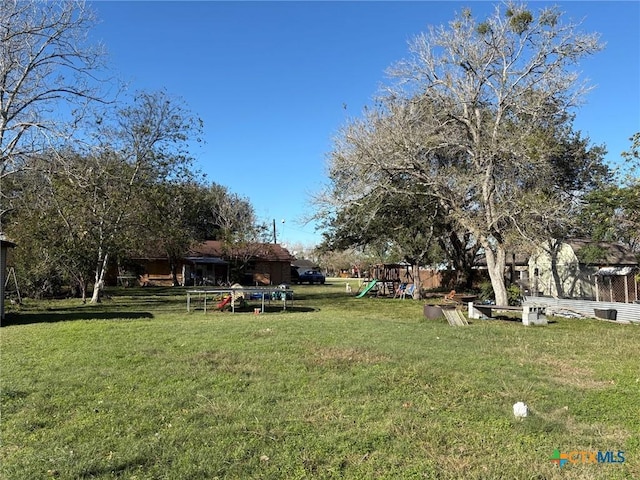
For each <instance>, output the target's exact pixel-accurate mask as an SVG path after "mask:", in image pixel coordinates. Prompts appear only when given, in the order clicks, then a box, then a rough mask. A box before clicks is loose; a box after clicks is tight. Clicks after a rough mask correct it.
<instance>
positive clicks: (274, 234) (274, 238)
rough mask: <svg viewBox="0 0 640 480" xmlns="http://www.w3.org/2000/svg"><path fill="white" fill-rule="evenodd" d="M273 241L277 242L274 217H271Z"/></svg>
mask: <svg viewBox="0 0 640 480" xmlns="http://www.w3.org/2000/svg"><path fill="white" fill-rule="evenodd" d="M273 243H278V239H277V238H276V219H275V218H274V219H273Z"/></svg>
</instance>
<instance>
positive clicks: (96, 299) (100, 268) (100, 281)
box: [91, 254, 109, 303]
mask: <svg viewBox="0 0 640 480" xmlns="http://www.w3.org/2000/svg"><path fill="white" fill-rule="evenodd" d="M100 256H101V255H99V257H100ZM108 259H109V254H106V255H105V256H104V257H103V258H102V259H100V258H98V264H97V265H96V281H95V284H94V285H93V295H92V297H91V303H100V291H101V290H102V289H103V288H104V276H105V274H106V272H107V260H108Z"/></svg>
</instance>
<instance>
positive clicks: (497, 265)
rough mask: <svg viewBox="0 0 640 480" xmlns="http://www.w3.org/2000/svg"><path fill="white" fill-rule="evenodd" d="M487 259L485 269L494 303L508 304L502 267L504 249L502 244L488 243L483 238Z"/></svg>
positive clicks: (504, 262) (482, 242) (504, 263)
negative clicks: (489, 280)
mask: <svg viewBox="0 0 640 480" xmlns="http://www.w3.org/2000/svg"><path fill="white" fill-rule="evenodd" d="M481 244H482V246H483V247H484V251H485V257H486V259H487V270H488V272H489V278H490V279H491V286H492V287H493V294H494V295H495V299H496V305H509V298H508V296H507V286H506V284H505V281H504V268H505V265H506V255H505V249H504V247H503V246H502V245H494V246H492V245H490V244H489V242H488V241H487V240H486V239H484V240H482V241H481Z"/></svg>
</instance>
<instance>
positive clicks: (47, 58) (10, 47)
mask: <svg viewBox="0 0 640 480" xmlns="http://www.w3.org/2000/svg"><path fill="white" fill-rule="evenodd" d="M94 21H95V19H94V16H93V13H92V12H91V11H90V10H89V9H88V8H87V7H86V5H85V3H84V1H75V0H74V1H46V2H44V1H38V0H28V1H22V0H21V1H18V0H0V180H2V178H4V177H5V176H6V175H9V174H11V173H13V172H15V171H17V170H18V169H20V168H21V167H22V166H23V164H24V162H25V161H26V159H27V157H28V156H31V155H34V154H37V153H44V152H45V151H47V150H49V149H50V148H51V146H52V145H60V144H62V143H64V141H65V140H66V139H67V138H68V136H69V134H70V127H72V126H73V125H74V122H76V121H77V120H78V115H80V114H81V112H83V111H84V108H85V106H86V104H87V103H88V102H90V101H91V100H96V99H99V98H100V94H99V87H100V82H97V81H96V72H97V71H98V69H99V67H100V61H101V59H102V58H103V51H102V49H101V48H100V47H99V46H90V45H88V44H87V42H86V34H87V32H88V31H89V29H90V28H91V27H92V26H93V24H94ZM54 112H55V113H54Z"/></svg>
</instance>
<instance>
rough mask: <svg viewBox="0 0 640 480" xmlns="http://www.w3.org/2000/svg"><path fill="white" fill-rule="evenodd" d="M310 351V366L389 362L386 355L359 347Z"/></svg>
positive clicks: (326, 348)
mask: <svg viewBox="0 0 640 480" xmlns="http://www.w3.org/2000/svg"><path fill="white" fill-rule="evenodd" d="M310 351H311V355H310V356H308V357H307V358H306V363H307V365H308V366H316V367H318V366H322V367H324V366H348V365H357V364H361V365H375V364H379V363H384V362H388V361H389V357H388V356H386V355H383V354H381V353H378V352H374V351H372V350H368V349H364V348H358V347H319V346H315V347H312V348H310Z"/></svg>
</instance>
